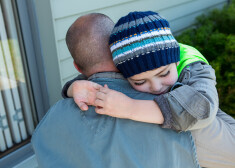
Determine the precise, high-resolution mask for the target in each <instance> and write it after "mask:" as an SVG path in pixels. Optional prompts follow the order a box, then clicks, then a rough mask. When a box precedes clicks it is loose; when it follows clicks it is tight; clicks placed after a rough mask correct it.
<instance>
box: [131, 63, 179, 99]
mask: <svg viewBox="0 0 235 168" xmlns="http://www.w3.org/2000/svg"><path fill="white" fill-rule="evenodd" d="M177 79H178V73H177V69H176V63H172V64H169V65H166V66H162V67H160V68H156V69H154V70H151V71H146V72H143V73H141V74H137V75H134V76H132V77H130V78H128V81H129V82H130V84H131V85H132V87H133V88H134V89H136V90H138V91H141V92H147V93H152V94H156V95H160V94H163V93H166V92H168V91H169V90H170V88H171V87H172V86H173V85H174V84H175V82H176V81H177Z"/></svg>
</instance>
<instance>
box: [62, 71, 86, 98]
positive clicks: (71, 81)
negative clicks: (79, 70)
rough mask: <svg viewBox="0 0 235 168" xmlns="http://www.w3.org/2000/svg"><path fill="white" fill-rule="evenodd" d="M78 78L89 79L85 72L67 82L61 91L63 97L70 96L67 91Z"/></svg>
mask: <svg viewBox="0 0 235 168" xmlns="http://www.w3.org/2000/svg"><path fill="white" fill-rule="evenodd" d="M76 80H87V77H86V76H85V75H83V74H79V75H78V76H77V77H76V78H74V79H72V80H70V81H68V82H67V83H65V85H64V86H63V88H62V91H61V95H62V97H63V98H69V97H68V95H67V91H68V89H69V86H70V85H71V84H72V83H73V82H74V81H76Z"/></svg>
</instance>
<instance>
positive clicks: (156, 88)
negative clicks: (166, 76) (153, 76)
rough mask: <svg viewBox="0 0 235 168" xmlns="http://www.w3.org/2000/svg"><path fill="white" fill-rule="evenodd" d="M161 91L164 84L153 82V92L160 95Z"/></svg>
mask: <svg viewBox="0 0 235 168" xmlns="http://www.w3.org/2000/svg"><path fill="white" fill-rule="evenodd" d="M161 89H162V84H161V82H160V81H158V80H153V81H152V82H151V91H152V92H154V93H155V94H156V93H158V92H159V93H160V92H161Z"/></svg>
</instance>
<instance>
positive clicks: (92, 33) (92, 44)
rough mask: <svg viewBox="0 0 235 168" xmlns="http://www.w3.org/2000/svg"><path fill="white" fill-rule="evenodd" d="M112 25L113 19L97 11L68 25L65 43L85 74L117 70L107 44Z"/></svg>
mask: <svg viewBox="0 0 235 168" xmlns="http://www.w3.org/2000/svg"><path fill="white" fill-rule="evenodd" d="M113 27H114V23H113V21H112V20H111V19H110V18H109V17H108V16H106V15H103V14H99V13H93V14H88V15H85V16H82V17H79V18H78V19H77V20H76V21H75V22H74V23H73V24H72V25H71V26H70V28H69V30H68V32H67V34H66V43H67V46H68V49H69V51H70V53H71V55H72V57H73V59H74V61H75V63H76V65H77V66H78V68H80V69H81V71H82V72H83V73H84V74H85V75H86V76H90V75H92V74H93V73H97V72H104V71H117V70H116V67H115V66H114V64H113V61H112V56H111V52H110V49H109V45H108V41H109V36H110V34H111V32H112V29H113Z"/></svg>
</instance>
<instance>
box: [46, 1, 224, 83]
mask: <svg viewBox="0 0 235 168" xmlns="http://www.w3.org/2000/svg"><path fill="white" fill-rule="evenodd" d="M50 3H51V12H52V20H53V25H54V33H55V40H56V42H55V43H56V48H57V57H58V64H59V69H60V78H61V86H63V84H64V83H65V82H66V81H68V80H69V79H72V78H73V77H75V76H76V75H77V71H76V70H75V68H74V67H73V66H72V62H73V60H72V58H71V56H70V53H69V51H68V49H67V47H66V44H65V35H66V32H67V30H68V28H69V26H70V25H71V24H72V23H73V22H74V21H75V20H76V19H77V18H78V17H79V16H81V15H84V14H87V13H92V12H99V13H103V14H106V15H108V16H109V17H110V18H111V19H113V21H114V22H116V21H117V20H118V19H119V18H120V17H121V16H124V15H126V14H127V13H128V12H130V11H135V10H136V11H138V10H139V11H144V10H152V11H156V12H159V13H160V14H161V15H163V16H164V17H165V18H166V19H168V21H169V22H170V25H171V28H172V30H173V32H175V33H176V32H180V31H182V30H183V29H185V28H187V27H189V26H190V25H192V23H193V22H194V19H195V17H196V16H198V15H200V14H202V13H204V12H206V11H208V9H212V8H221V7H222V6H223V5H224V4H225V3H226V0H115V1H111V0H99V1H95V0H86V1H81V0H69V1H68V0H50Z"/></svg>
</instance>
